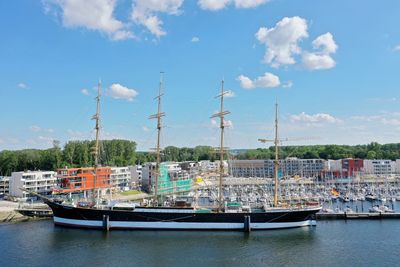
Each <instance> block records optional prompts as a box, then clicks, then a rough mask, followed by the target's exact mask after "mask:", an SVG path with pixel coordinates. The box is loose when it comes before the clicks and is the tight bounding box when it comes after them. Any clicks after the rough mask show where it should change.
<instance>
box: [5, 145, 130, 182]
mask: <svg viewBox="0 0 400 267" xmlns="http://www.w3.org/2000/svg"><path fill="white" fill-rule="evenodd" d="M94 147H95V142H94V141H70V142H68V143H67V144H65V146H64V148H63V149H61V148H60V146H59V143H58V142H55V143H54V145H53V148H50V149H43V150H39V149H24V150H17V151H9V150H4V151H2V152H0V175H4V176H8V175H11V172H14V171H24V170H56V169H57V168H63V167H69V168H70V167H91V166H94V153H93V152H94ZM135 152H136V143H135V142H132V141H127V140H105V141H102V142H101V143H100V153H99V155H100V156H99V163H100V164H101V165H104V166H127V165H133V164H135V162H136V153H135Z"/></svg>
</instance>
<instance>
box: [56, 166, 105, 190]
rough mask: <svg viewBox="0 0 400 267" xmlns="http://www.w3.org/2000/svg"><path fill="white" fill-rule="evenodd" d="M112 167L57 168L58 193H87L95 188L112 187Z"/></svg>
mask: <svg viewBox="0 0 400 267" xmlns="http://www.w3.org/2000/svg"><path fill="white" fill-rule="evenodd" d="M111 173H112V172H111V168H110V167H98V168H97V171H96V172H95V169H94V168H65V169H58V170H57V187H56V188H55V189H54V192H56V193H82V192H83V193H86V192H87V191H92V190H93V189H102V190H103V189H108V188H110V175H111Z"/></svg>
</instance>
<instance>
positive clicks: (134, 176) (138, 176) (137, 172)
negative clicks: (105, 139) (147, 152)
mask: <svg viewBox="0 0 400 267" xmlns="http://www.w3.org/2000/svg"><path fill="white" fill-rule="evenodd" d="M129 171H130V173H131V187H132V188H137V187H140V186H141V184H142V165H135V166H129Z"/></svg>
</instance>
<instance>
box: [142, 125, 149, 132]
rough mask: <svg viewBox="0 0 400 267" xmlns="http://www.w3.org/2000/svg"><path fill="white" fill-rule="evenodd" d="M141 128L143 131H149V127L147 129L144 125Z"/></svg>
mask: <svg viewBox="0 0 400 267" xmlns="http://www.w3.org/2000/svg"><path fill="white" fill-rule="evenodd" d="M142 130H143V131H144V132H148V131H150V129H149V128H148V127H146V126H143V127H142Z"/></svg>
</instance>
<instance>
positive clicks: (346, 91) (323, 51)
mask: <svg viewBox="0 0 400 267" xmlns="http://www.w3.org/2000/svg"><path fill="white" fill-rule="evenodd" d="M399 10H400V2H399V1H396V0H387V1H372V0H370V1H359V0H352V1H328V0H326V1H321V0H296V1H294V0H270V1H266V0H218V1H217V0H133V1H131V0H119V1H112V0H87V1H78V0H43V1H34V0H31V1H22V0H20V1H1V2H0V35H1V42H0V73H1V79H0V106H1V111H2V112H1V117H0V118H1V120H0V121H1V123H0V150H3V149H22V148H47V147H51V146H52V140H55V139H56V140H60V141H62V142H63V143H64V142H66V141H68V140H79V139H92V138H94V133H93V127H94V122H93V121H91V120H90V118H91V116H92V115H93V114H94V113H95V100H94V97H95V94H96V92H95V88H96V86H97V81H98V80H99V79H101V80H102V88H103V97H102V111H101V114H102V134H101V136H102V138H103V139H111V138H124V139H129V140H134V141H136V142H137V143H138V148H139V150H147V149H149V148H151V147H154V145H155V138H156V131H155V127H156V125H155V121H151V120H148V116H149V115H151V114H153V113H155V112H156V103H155V101H154V99H153V98H154V97H155V96H156V95H157V91H158V83H159V72H160V71H164V72H165V97H164V99H163V110H164V111H165V113H166V114H167V116H166V117H165V119H164V124H165V127H164V129H163V134H162V137H163V138H162V144H163V146H167V145H175V146H190V147H193V146H195V145H212V146H216V145H218V128H217V127H216V123H215V121H212V120H211V119H210V116H211V115H212V114H213V113H214V112H215V111H216V110H217V109H218V107H219V103H218V100H216V99H214V96H215V95H217V94H218V92H219V88H220V83H221V79H224V80H225V87H226V89H227V90H230V91H232V97H229V98H228V99H226V108H227V109H228V110H230V111H231V114H230V115H229V116H228V117H227V120H229V121H227V124H229V125H230V127H229V128H228V130H227V146H229V147H231V148H255V147H261V144H259V143H258V142H257V139H258V138H272V137H273V131H272V127H273V117H274V113H273V112H274V103H275V101H276V99H278V101H279V104H280V121H281V124H280V126H281V131H280V134H281V136H282V137H284V138H289V139H292V141H291V142H287V143H285V144H287V145H289V144H306V145H309V144H365V143H369V142H372V141H377V142H380V143H390V142H399V141H400V140H399V138H398V136H399V135H398V132H400V109H399V107H400V87H399V77H400V73H399V70H400V68H399V66H400V27H399V26H400V17H399V16H398V11H399Z"/></svg>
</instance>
